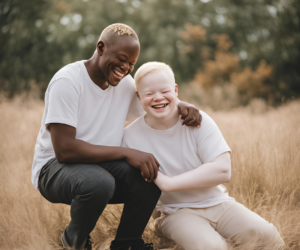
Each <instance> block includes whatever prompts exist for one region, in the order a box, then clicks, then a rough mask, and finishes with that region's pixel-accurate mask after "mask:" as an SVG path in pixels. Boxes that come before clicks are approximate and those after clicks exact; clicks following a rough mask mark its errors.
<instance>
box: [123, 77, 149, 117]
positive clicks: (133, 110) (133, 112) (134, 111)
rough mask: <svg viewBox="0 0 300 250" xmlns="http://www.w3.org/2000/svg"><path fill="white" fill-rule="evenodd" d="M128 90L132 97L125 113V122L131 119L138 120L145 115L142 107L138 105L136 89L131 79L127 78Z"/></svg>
mask: <svg viewBox="0 0 300 250" xmlns="http://www.w3.org/2000/svg"><path fill="white" fill-rule="evenodd" d="M129 88H130V91H131V92H132V93H133V96H132V100H131V104H130V107H129V110H128V113H127V117H126V121H131V120H132V119H135V118H138V117H139V116H141V115H144V114H145V111H144V109H143V107H142V105H141V104H140V101H139V99H138V98H137V96H136V87H135V83H134V80H133V79H132V77H130V78H129Z"/></svg>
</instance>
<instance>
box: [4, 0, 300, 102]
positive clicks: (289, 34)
mask: <svg viewBox="0 0 300 250" xmlns="http://www.w3.org/2000/svg"><path fill="white" fill-rule="evenodd" d="M299 18H300V4H299V1H298V0H260V1H258V0H255V1H250V0H239V1H237V0H211V1H210V0H110V1H108V0H52V1H49V0H31V1H21V0H1V2H0V28H1V31H0V36H1V39H0V91H3V92H5V93H6V94H9V95H10V96H13V95H14V94H16V93H20V92H23V91H27V90H30V88H31V87H32V86H35V85H37V86H38V87H39V88H40V89H41V93H43V92H44V91H45V89H46V87H47V84H48V83H49V81H50V79H51V78H52V76H53V75H54V74H55V72H56V71H57V70H59V69H60V68H61V67H63V66H64V65H66V64H68V63H71V62H74V61H76V60H82V59H88V58H90V57H91V55H92V54H93V52H94V50H95V44H96V42H97V39H98V37H99V35H100V32H101V31H102V30H103V28H105V27H106V26H107V25H109V24H111V23H115V22H122V23H126V24H128V25H130V26H132V27H133V28H134V30H135V31H136V32H137V34H138V35H139V38H140V43H141V54H140V58H139V60H138V63H137V65H136V68H138V67H139V66H140V65H141V64H142V63H144V62H147V61H153V60H156V61H163V62H166V63H168V64H170V65H171V66H172V68H173V70H174V72H175V74H176V81H177V83H178V84H180V88H181V89H182V87H184V88H185V87H186V88H188V87H190V86H191V85H193V86H200V87H201V88H204V89H205V90H207V91H209V90H210V89H213V88H216V87H219V88H232V89H234V90H235V91H236V92H237V94H238V96H239V101H238V103H239V104H247V103H248V102H249V101H250V100H251V99H252V98H255V97H260V98H264V99H265V100H268V102H269V103H270V104H278V103H280V102H281V101H282V100H283V99H291V98H298V97H299V96H300V66H299V65H300V20H299ZM225 92H226V91H225ZM225 92H224V93H225ZM226 93H227V92H226ZM199 98H200V97H199ZM199 98H198V99H199ZM228 98H231V96H230V95H228ZM195 99H197V97H195ZM200 99H201V98H200Z"/></svg>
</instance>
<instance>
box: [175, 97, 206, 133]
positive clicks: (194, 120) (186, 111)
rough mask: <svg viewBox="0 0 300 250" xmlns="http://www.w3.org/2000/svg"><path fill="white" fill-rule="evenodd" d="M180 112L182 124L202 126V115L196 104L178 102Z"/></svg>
mask: <svg viewBox="0 0 300 250" xmlns="http://www.w3.org/2000/svg"><path fill="white" fill-rule="evenodd" d="M178 109H179V114H180V115H181V119H182V120H183V121H182V125H186V126H193V127H196V126H197V127H198V128H199V127H200V125H201V121H202V116H201V114H200V112H199V109H197V108H196V107H195V106H194V105H192V104H190V103H187V102H179V103H178Z"/></svg>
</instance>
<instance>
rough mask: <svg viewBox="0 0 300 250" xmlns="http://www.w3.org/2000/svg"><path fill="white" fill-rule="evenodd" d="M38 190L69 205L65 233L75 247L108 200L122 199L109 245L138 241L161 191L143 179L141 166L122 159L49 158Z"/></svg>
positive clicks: (55, 201)
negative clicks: (67, 160) (69, 160)
mask: <svg viewBox="0 0 300 250" xmlns="http://www.w3.org/2000/svg"><path fill="white" fill-rule="evenodd" d="M39 190H40V193H41V194H42V195H43V197H45V198H46V199H47V200H48V201H50V202H52V203H64V204H68V205H71V221H70V224H69V225H68V227H67V228H66V233H67V237H68V240H69V241H70V244H72V245H73V246H75V247H76V246H80V245H82V244H83V242H84V241H85V239H86V238H87V237H88V235H89V234H90V232H91V231H92V230H93V229H94V227H95V225H96V223H97V221H98V218H99V216H100V215H101V214H102V212H103V210H104V208H105V207H106V205H107V204H118V203H124V209H123V213H122V217H121V221H120V224H119V227H118V230H117V234H116V238H115V240H114V241H113V242H112V246H116V247H119V246H130V245H132V244H135V243H136V242H137V241H141V237H142V234H143V231H144V229H145V227H146V225H147V223H148V221H149V219H150V216H151V214H152V211H153V210H154V207H155V205H156V203H157V201H158V199H159V197H160V194H161V191H160V190H159V188H158V187H157V186H156V185H155V184H154V183H153V182H152V183H148V182H146V181H145V180H144V179H143V177H142V176H141V173H140V170H138V169H135V168H133V167H131V166H130V165H128V163H127V162H126V161H123V160H121V161H111V162H103V163H99V164H75V163H71V164H61V163H58V162H57V160H56V159H52V160H50V161H49V162H48V163H47V164H46V165H45V166H44V167H43V168H42V170H41V173H40V177H39Z"/></svg>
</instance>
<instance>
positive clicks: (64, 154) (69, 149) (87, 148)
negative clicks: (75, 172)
mask: <svg viewBox="0 0 300 250" xmlns="http://www.w3.org/2000/svg"><path fill="white" fill-rule="evenodd" d="M125 150H126V149H125V148H122V147H112V146H100V145H93V144H90V143H88V142H85V141H81V140H78V139H71V140H69V141H67V142H64V145H61V147H60V148H59V150H56V152H55V153H56V158H57V160H58V161H59V162H64V163H71V162H77V163H97V162H104V161H112V160H121V159H125V152H124V151H125Z"/></svg>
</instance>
